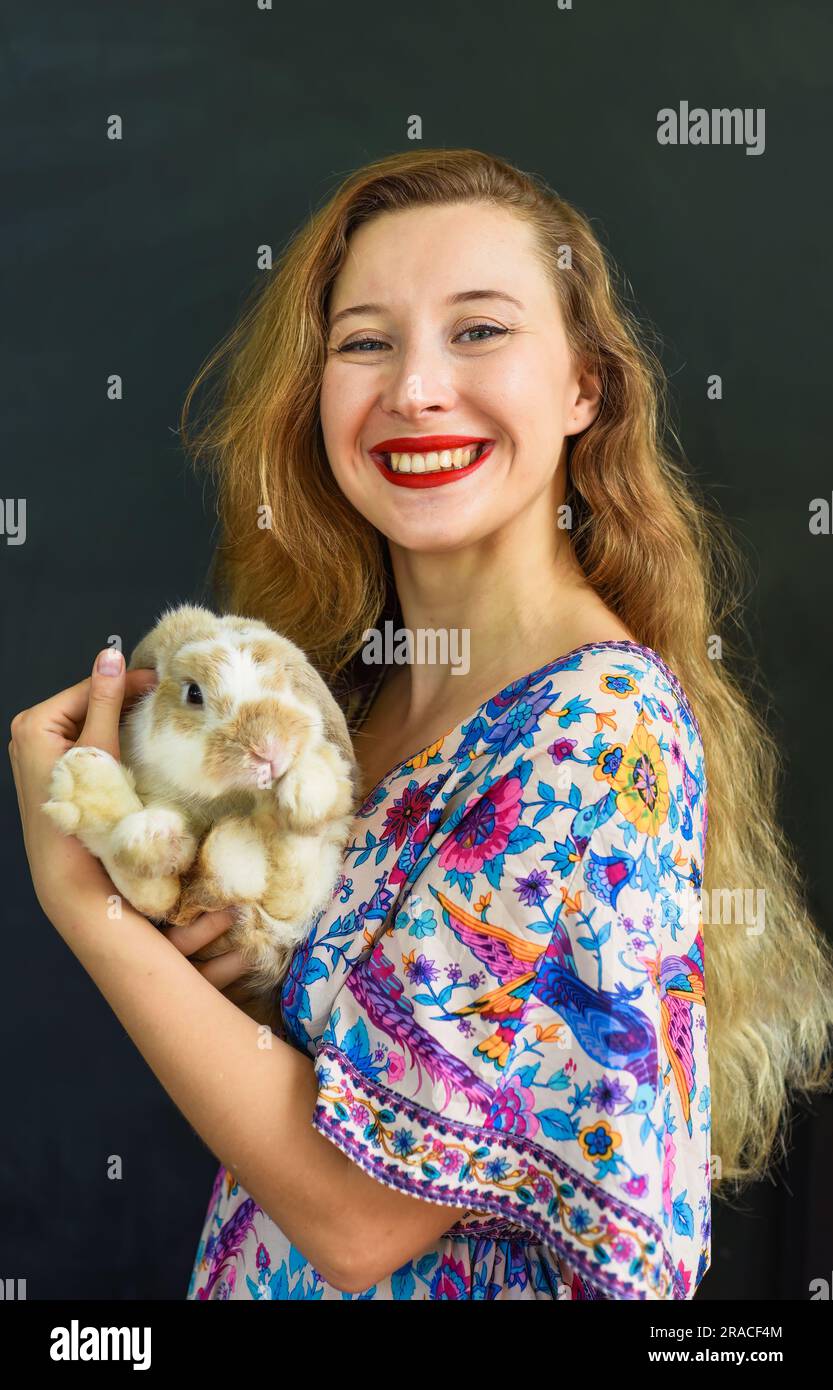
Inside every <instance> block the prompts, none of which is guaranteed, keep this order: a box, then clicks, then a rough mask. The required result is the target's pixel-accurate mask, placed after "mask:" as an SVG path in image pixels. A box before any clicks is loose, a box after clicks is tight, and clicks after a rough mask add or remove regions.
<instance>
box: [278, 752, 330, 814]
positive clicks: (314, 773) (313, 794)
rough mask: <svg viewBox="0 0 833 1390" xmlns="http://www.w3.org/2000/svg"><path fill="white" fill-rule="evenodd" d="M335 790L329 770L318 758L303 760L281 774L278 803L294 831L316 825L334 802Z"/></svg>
mask: <svg viewBox="0 0 833 1390" xmlns="http://www.w3.org/2000/svg"><path fill="white" fill-rule="evenodd" d="M337 791H338V787H337V784H336V779H335V777H334V776H333V771H332V768H330V767H328V765H327V763H326V762H324V760H323V759H321V758H318V757H313V758H304V759H302V760H301V762H299V763H298V764H296V766H295V767H291V768H290V769H289V771H288V772H286V773H284V775H283V777H282V778H281V780H280V782H279V784H278V789H277V799H278V803H279V805H281V806H283V808H284V810H285V811H286V813H287V815H288V817H289V819H290V822H291V824H292V826H293V829H295V830H307V829H311V828H312V827H313V826H316V825H319V824H320V822H321V821H322V820H324V819H325V817H326V816H327V815H328V813H329V811H330V808H331V807H332V805H333V804H334V802H335V800H336V795H337Z"/></svg>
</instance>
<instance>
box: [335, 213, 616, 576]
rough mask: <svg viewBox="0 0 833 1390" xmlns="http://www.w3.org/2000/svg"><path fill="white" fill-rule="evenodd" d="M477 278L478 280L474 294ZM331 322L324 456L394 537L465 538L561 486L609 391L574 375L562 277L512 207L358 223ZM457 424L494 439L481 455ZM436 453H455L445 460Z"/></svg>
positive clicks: (432, 542)
mask: <svg viewBox="0 0 833 1390" xmlns="http://www.w3.org/2000/svg"><path fill="white" fill-rule="evenodd" d="M564 273H565V274H569V271H565V272H564ZM472 291H479V292H482V293H478V294H477V296H476V297H471V298H469V297H466V298H463V296H469V295H470V294H471V292H472ZM499 296H511V299H510V298H502V297H499ZM513 301H517V302H513ZM356 306H363V307H359V308H356ZM368 306H373V307H368ZM347 309H350V310H355V312H351V313H350V314H349V315H345V316H344V317H340V315H341V314H342V311H343V310H347ZM328 326H329V330H330V331H329V339H328V354H327V361H326V366H325V369H324V376H323V381H322V386H321V403H320V410H321V425H322V430H323V435H324V443H325V446H326V450H327V456H328V458H329V460H330V465H331V467H332V470H333V474H334V476H335V478H336V481H337V482H338V485H339V487H340V488H341V491H342V492H343V493H344V495H345V496H346V497H347V498H348V499H349V500H350V502H352V504H353V506H354V507H355V508H356V510H357V511H359V512H360V513H361V514H362V515H363V516H365V517H366V518H367V520H368V521H370V522H371V523H372V524H373V525H374V526H375V527H376V528H377V529H378V530H379V531H381V532H382V534H383V535H385V536H387V537H388V539H389V540H390V541H391V542H392V543H394V544H396V545H400V546H402V547H404V548H405V549H407V550H412V551H444V550H454V549H457V548H458V547H460V546H465V545H466V544H468V543H472V542H475V541H479V540H482V539H484V538H485V537H488V536H490V535H491V534H493V533H495V532H497V531H499V530H500V529H501V528H503V527H505V526H506V525H507V524H508V523H511V521H512V520H513V519H514V518H516V517H518V516H519V514H520V513H523V512H525V511H527V510H528V509H529V508H530V507H532V506H534V505H535V503H536V501H538V502H539V504H540V505H542V506H545V505H546V506H551V505H552V499H553V496H554V495H557V496H559V497H560V496H563V483H564V479H563V477H562V476H560V475H559V476H558V477H556V472H557V470H558V468H559V466H561V467H562V469H563V466H564V455H565V452H566V450H565V445H564V440H565V436H566V435H569V434H576V433H578V432H579V431H580V430H583V429H585V428H586V426H587V425H589V424H590V423H591V422H592V420H593V418H594V417H595V415H596V412H597V410H598V406H599V394H598V389H597V383H596V381H595V379H594V378H592V377H588V376H586V375H581V376H577V375H576V369H575V366H574V364H573V362H572V360H571V358H570V354H569V351H568V346H567V340H566V337H565V334H564V329H563V325H562V320H561V313H560V308H559V304H558V300H557V297H556V292H555V290H554V289H553V287H552V285H551V284H550V282H549V280H548V278H547V275H546V273H545V271H544V268H543V266H542V265H541V262H540V261H539V259H538V257H537V255H536V253H535V251H534V250H533V244H532V233H531V231H530V229H529V227H528V226H527V225H526V224H525V223H524V222H522V221H521V220H520V219H518V218H517V217H515V216H514V215H513V214H512V213H510V212H507V211H506V210H504V209H501V208H494V207H490V206H489V205H487V204H482V203H458V204H454V205H444V206H441V207H425V208H423V207H419V208H408V209H407V210H405V211H402V212H394V213H384V214H381V215H380V216H378V217H376V218H375V219H374V220H373V221H372V222H368V223H365V224H363V225H362V226H360V227H359V228H357V229H356V231H355V232H354V233H353V235H352V237H351V240H350V246H349V251H348V255H347V258H346V260H345V263H344V265H343V266H342V269H341V271H340V272H339V274H338V277H337V278H336V280H335V283H334V285H333V288H332V292H331V295H330V303H329V314H328ZM448 436H451V437H452V438H451V439H450V440H449V439H448ZM454 437H458V438H459V437H462V438H463V440H471V439H474V440H476V441H478V440H488V441H493V443H492V445H491V448H490V449H489V450H488V452H486V453H485V454H484V457H483V462H482V463H480V464H479V465H478V464H477V456H476V455H474V456H473V455H472V453H471V452H462V453H457V452H455V451H454V449H453V447H452V446H453V444H454ZM397 441H407V446H406V445H403V444H402V443H400V444H399V447H398V449H397ZM380 445H382V446H383V449H382V452H381V454H380V453H379V446H380ZM461 447H462V446H461ZM471 447H472V448H474V447H476V446H471ZM396 452H402V453H410V472H407V471H405V470H407V467H408V463H407V461H405V470H400V471H399V472H394V471H392V468H391V463H392V459H391V455H392V454H395V453H396ZM431 453H434V454H436V456H437V458H436V462H437V463H439V464H441V465H444V466H441V467H440V468H439V471H438V472H436V473H432V472H430V471H429V469H430V464H431V463H432V462H433V461H432V460H431V459H430V457H429V455H430V454H431ZM374 454H375V455H376V456H375V457H374ZM470 459H471V460H472V463H471V464H468V460H470ZM394 462H395V460H394ZM449 462H451V463H452V465H453V464H454V463H457V464H461V463H462V464H463V465H464V466H463V468H462V469H461V468H455V467H453V466H452V467H449V466H448V465H449ZM403 478H405V479H406V480H407V481H406V482H405V483H402V481H401V480H402V479H403ZM397 479H399V481H398V482H397V481H396V480H397ZM425 479H428V480H429V482H428V485H427V486H426V485H425V482H424V481H423V480H425ZM431 479H434V480H435V481H431ZM414 480H416V481H414Z"/></svg>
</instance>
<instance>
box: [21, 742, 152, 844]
mask: <svg viewBox="0 0 833 1390" xmlns="http://www.w3.org/2000/svg"><path fill="white" fill-rule="evenodd" d="M140 805H141V802H140V801H139V799H138V797H137V796H136V793H135V791H134V789H133V783H132V781H131V780H130V778H129V775H128V774H127V772H126V770H125V768H124V767H123V766H122V764H121V763H119V762H117V761H116V759H115V758H114V757H112V756H111V755H110V754H109V753H106V752H105V751H104V749H102V748H93V747H88V746H83V747H79V746H77V745H76V746H75V747H74V748H68V749H67V751H66V753H63V754H62V755H61V757H60V758H59V759H58V761H57V762H56V763H55V766H54V767H53V769H52V772H51V774H50V780H49V800H48V801H45V802H44V803H43V809H44V811H45V812H46V813H47V815H48V816H49V817H50V819H51V820H52V821H53V822H54V823H55V825H57V826H58V828H59V829H60V830H63V831H64V832H65V833H66V834H70V835H71V834H78V833H79V831H83V830H93V831H103V830H108V829H109V828H110V827H111V826H112V825H114V824H115V823H116V822H117V821H118V820H120V819H121V818H122V817H123V816H126V815H128V814H129V813H130V812H131V811H133V810H135V808H136V807H137V806H140Z"/></svg>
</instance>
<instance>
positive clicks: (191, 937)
mask: <svg viewBox="0 0 833 1390" xmlns="http://www.w3.org/2000/svg"><path fill="white" fill-rule="evenodd" d="M234 921H235V914H234V909H233V908H230V907H224V908H221V909H219V910H218V911H216V912H202V913H200V915H199V917H195V918H194V920H193V922H191V923H189V925H188V926H187V927H177V926H172V927H161V928H160V930H161V931H162V932H163V933H164V935H165V936H167V938H168V940H169V941H170V942H171V943H172V944H173V945H174V946H176V949H177V950H178V951H181V952H182V954H183V955H184V956H193V955H194V953H195V952H196V951H201V950H202V948H203V946H207V945H208V944H209V942H211V941H215V940H216V939H217V937H218V936H222V934H223V932H225V931H228V929H229V927H233V926H234ZM215 959H216V960H219V959H221V957H219V956H217V957H215Z"/></svg>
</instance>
